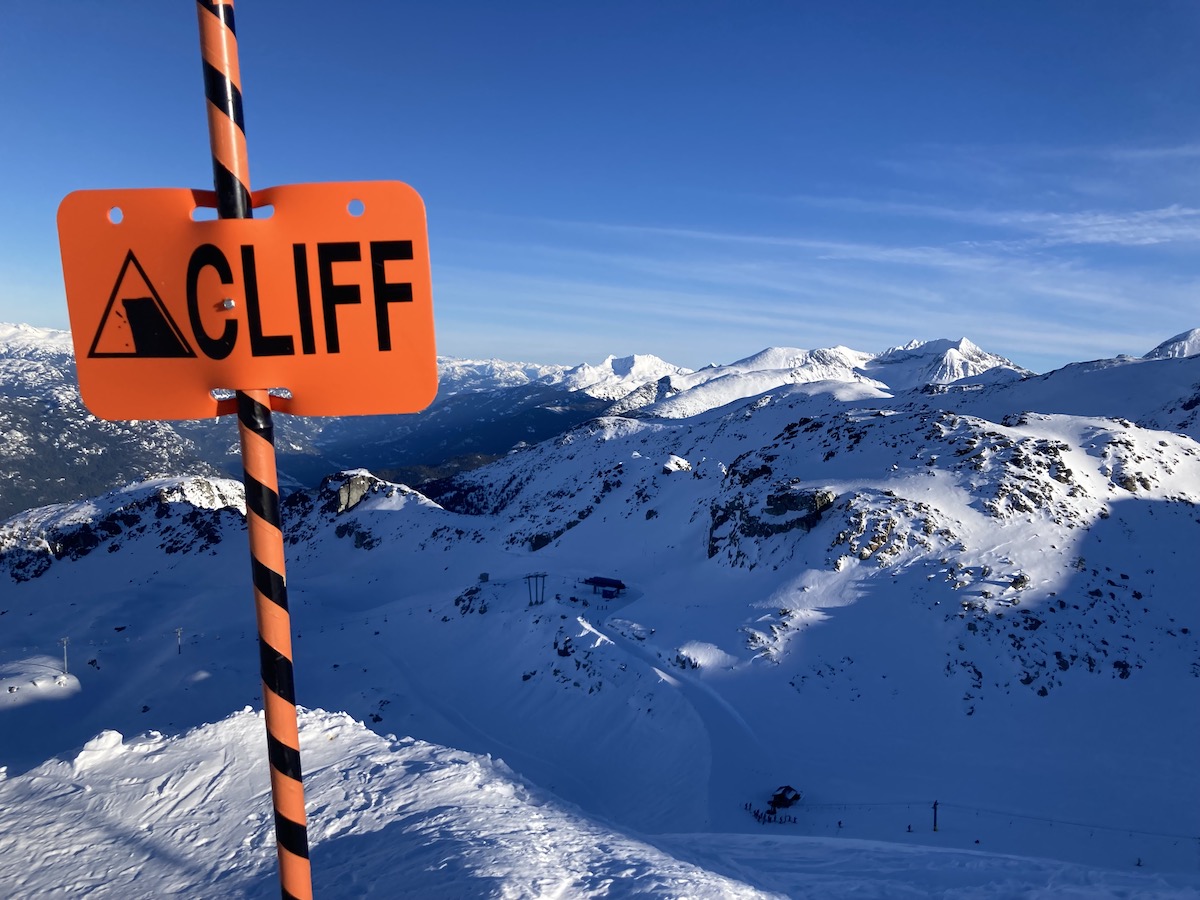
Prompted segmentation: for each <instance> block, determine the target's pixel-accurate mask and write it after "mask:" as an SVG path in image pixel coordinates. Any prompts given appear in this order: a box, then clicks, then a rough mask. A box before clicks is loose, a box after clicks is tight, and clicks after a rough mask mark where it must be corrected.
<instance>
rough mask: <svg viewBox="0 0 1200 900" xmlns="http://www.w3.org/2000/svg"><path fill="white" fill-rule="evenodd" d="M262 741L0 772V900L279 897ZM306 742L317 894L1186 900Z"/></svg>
mask: <svg viewBox="0 0 1200 900" xmlns="http://www.w3.org/2000/svg"><path fill="white" fill-rule="evenodd" d="M262 734H263V722H262V717H261V714H260V713H254V712H251V711H250V710H249V709H247V710H245V711H243V712H240V713H236V714H234V715H232V716H230V717H228V718H226V719H224V720H222V721H220V722H216V723H213V724H209V725H204V726H201V727H199V728H196V729H194V730H192V731H189V732H187V733H185V734H182V735H180V736H177V737H167V736H164V735H161V734H158V733H156V732H152V733H150V734H148V735H144V736H142V737H139V738H135V739H124V738H123V737H122V735H120V734H118V733H117V732H114V731H106V732H103V733H101V734H100V735H98V736H97V737H95V738H94V739H93V740H91V741H89V742H88V743H87V744H86V745H84V747H83V748H82V749H81V750H80V751H78V752H77V753H76V754H75V755H74V756H73V757H72V758H69V759H64V760H61V761H52V762H48V763H45V764H44V765H42V766H39V767H38V768H36V769H34V770H32V771H30V772H28V773H26V774H25V775H21V776H16V777H11V778H5V779H0V808H3V809H4V811H5V814H4V816H3V817H2V818H0V885H4V887H5V892H6V896H11V897H18V896H21V897H53V896H76V895H87V896H96V897H115V898H121V900H135V898H157V897H165V896H175V895H185V896H218V895H219V896H221V897H263V898H265V897H273V896H278V885H277V881H276V875H275V852H274V837H273V833H272V828H271V822H270V817H269V815H268V814H267V809H268V806H267V800H266V792H267V789H268V785H267V777H266V771H265V768H264V765H263V763H262V761H261V758H260V757H261V749H262V748H261V744H262ZM301 747H302V750H303V753H304V758H305V763H306V766H307V772H306V779H305V781H306V787H307V791H308V804H309V809H310V831H309V834H310V840H311V843H312V860H313V871H314V887H315V891H316V895H317V896H319V897H325V898H335V897H336V898H342V897H344V898H358V897H380V898H390V897H396V896H406V897H428V898H435V897H530V898H533V897H583V896H606V897H694V898H713V900H717V898H767V897H782V896H788V897H806V898H814V900H815V898H840V897H848V896H896V897H899V896H923V897H939V896H940V897H956V896H958V897H961V896H971V897H976V898H985V900H986V898H997V900H999V898H1010V897H1018V896H1050V895H1051V894H1048V893H1046V891H1047V886H1048V885H1052V886H1053V887H1052V889H1051V891H1052V895H1053V896H1074V897H1080V898H1083V897H1089V898H1105V897H1113V898H1115V897H1130V896H1142V897H1147V896H1154V897H1180V898H1183V897H1189V896H1195V890H1194V888H1189V887H1188V884H1187V882H1186V880H1184V879H1180V878H1178V877H1174V878H1172V877H1166V876H1141V875H1138V874H1128V875H1120V874H1117V873H1115V872H1111V871H1103V870H1096V869H1088V868H1085V867H1081V866H1075V865H1070V864H1066V863H1056V862H1050V861H1045V860H1033V859H1023V858H1019V857H1011V856H1002V855H991V854H988V853H985V852H971V851H960V850H947V849H941V848H939V847H937V844H938V836H937V835H935V834H932V833H931V832H929V831H928V830H927V829H924V828H923V829H922V831H923V832H925V833H923V834H922V835H920V837H919V842H918V840H916V839H913V840H911V841H910V842H909V843H905V842H904V840H903V839H897V840H896V841H895V842H892V843H886V844H885V843H880V842H876V841H870V840H864V839H860V838H856V837H853V836H852V835H853V834H854V830H853V829H854V827H855V826H854V824H853V823H852V822H847V823H844V824H843V832H845V834H844V835H839V836H838V837H836V838H835V837H830V838H820V837H798V836H795V835H793V834H789V833H786V829H784V828H777V829H775V830H774V831H772V832H768V833H765V834H763V835H761V836H758V835H756V836H746V835H664V836H660V837H658V838H653V839H649V838H645V837H637V836H633V835H630V834H626V833H622V832H621V831H619V830H615V829H614V828H613V827H612V826H611V825H606V824H603V823H601V822H600V821H598V820H596V819H594V818H592V817H590V816H588V815H586V814H585V813H583V812H582V811H580V810H579V809H578V808H575V807H572V806H570V805H568V804H564V803H562V802H561V801H559V800H557V799H556V798H555V797H554V796H553V795H550V794H548V793H546V792H545V791H542V790H539V789H537V788H535V787H533V786H532V785H530V784H528V783H527V782H525V781H523V780H522V779H521V778H520V777H518V776H517V775H515V774H514V773H513V772H512V771H511V770H510V769H509V768H508V766H506V765H505V764H504V763H503V762H501V761H500V760H494V759H492V758H490V757H481V756H475V755H472V754H469V753H464V752H461V751H458V750H451V749H447V748H445V747H440V746H437V745H434V744H429V743H425V742H422V741H417V740H413V739H411V738H406V739H400V740H398V739H396V738H394V737H391V736H386V737H385V736H380V735H378V734H375V733H374V732H371V731H369V730H368V729H366V728H365V727H364V726H363V725H362V724H361V723H357V722H354V721H353V720H352V719H350V717H348V716H346V715H345V714H342V713H338V714H331V713H326V712H322V711H302V716H301ZM842 814H843V815H845V817H846V819H848V820H849V819H851V818H852V816H851V814H850V813H842ZM972 825H973V826H974V827H975V828H976V831H978V832H979V833H981V834H983V835H985V838H986V836H987V834H988V831H989V830H990V829H994V828H996V827H997V825H996V824H995V823H990V824H981V823H979V822H978V821H976V822H973V823H972ZM947 830H949V831H951V832H952V831H954V830H961V826H956V825H955V824H954V823H953V822H950V823H949V824H948V826H947Z"/></svg>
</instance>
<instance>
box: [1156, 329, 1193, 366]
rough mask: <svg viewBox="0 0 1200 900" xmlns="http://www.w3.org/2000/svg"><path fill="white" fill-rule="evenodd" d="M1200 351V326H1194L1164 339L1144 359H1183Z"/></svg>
mask: <svg viewBox="0 0 1200 900" xmlns="http://www.w3.org/2000/svg"><path fill="white" fill-rule="evenodd" d="M1198 353H1200V328H1193V329H1192V330H1191V331H1185V332H1183V333H1182V334H1177V335H1175V337H1173V338H1168V339H1167V340H1165V341H1163V342H1162V343H1161V344H1159V345H1158V346H1157V347H1155V348H1154V349H1153V350H1151V351H1150V352H1149V353H1147V354H1146V355H1145V356H1144V357H1143V359H1182V358H1184V357H1188V356H1195V355H1196V354H1198Z"/></svg>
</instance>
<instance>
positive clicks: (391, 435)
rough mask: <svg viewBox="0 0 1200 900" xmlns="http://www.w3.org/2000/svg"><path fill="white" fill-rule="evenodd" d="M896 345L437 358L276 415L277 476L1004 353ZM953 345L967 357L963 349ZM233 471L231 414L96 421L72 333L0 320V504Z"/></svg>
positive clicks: (420, 477) (497, 450)
mask: <svg viewBox="0 0 1200 900" xmlns="http://www.w3.org/2000/svg"><path fill="white" fill-rule="evenodd" d="M943 345H944V346H943ZM955 347H958V348H959V350H956V349H955ZM968 347H969V348H973V350H972V352H971V353H967V351H966V350H965V349H964V348H968ZM904 349H905V354H906V356H905V357H904V359H903V360H900V359H893V358H892V357H894V356H895V354H896V353H897V351H887V352H886V353H884V354H881V355H880V356H879V357H874V356H872V355H871V354H865V353H857V352H855V351H852V350H848V349H846V348H834V349H833V350H816V351H811V352H810V351H805V350H790V349H779V348H775V349H769V350H765V351H763V352H762V353H759V354H756V355H755V356H753V357H750V358H748V359H745V360H741V361H739V362H736V363H733V364H731V365H729V366H722V367H714V368H710V369H706V370H704V371H702V372H699V373H691V372H690V371H689V370H687V369H684V368H681V367H679V366H674V365H671V364H670V363H666V362H664V361H663V360H661V359H659V358H657V357H655V356H644V355H634V356H627V357H621V358H618V357H614V356H610V357H608V358H606V359H605V360H604V361H603V362H601V363H600V364H599V365H594V366H593V365H589V364H582V365H579V366H575V367H567V366H560V365H539V364H535V363H521V362H506V361H503V360H496V359H491V360H463V359H453V358H449V357H441V358H439V360H438V366H439V377H440V385H439V391H438V397H437V399H436V400H435V401H434V404H433V405H432V406H431V407H430V408H429V409H428V410H426V411H425V412H423V413H421V414H418V415H410V416H371V417H364V418H354V419H341V418H330V419H297V418H294V417H290V416H283V415H281V416H279V417H278V423H277V429H276V445H277V452H278V454H279V464H280V473H281V479H282V481H283V483H284V484H285V485H287V486H288V487H290V488H299V487H313V486H315V485H317V484H319V483H320V480H321V478H323V477H324V476H325V475H328V474H329V473H330V472H332V471H336V470H338V469H341V468H346V467H353V466H369V467H370V468H372V469H373V470H376V471H379V472H383V473H386V474H389V475H390V476H392V477H397V478H401V479H403V480H405V481H411V482H417V483H419V482H422V481H424V480H427V479H429V478H435V477H440V476H445V475H448V474H452V473H453V472H456V471H461V470H463V469H469V468H472V467H474V466H477V465H480V464H482V463H484V462H487V461H490V460H492V459H494V458H496V457H498V456H501V455H503V454H504V453H507V452H508V451H509V450H510V449H512V448H513V447H514V446H517V445H525V444H535V443H537V442H538V441H541V440H545V439H546V438H548V437H552V436H553V435H555V434H558V433H559V432H561V431H563V430H565V429H567V428H570V427H572V426H574V425H576V424H578V423H580V422H582V421H585V420H587V419H589V418H591V417H593V416H596V415H598V414H600V413H601V412H602V411H604V410H605V407H606V405H608V404H613V405H612V407H611V409H610V410H609V411H610V412H611V413H613V414H628V413H632V412H633V411H635V410H639V409H641V410H643V414H647V415H657V416H667V417H679V416H688V415H694V414H696V413H697V412H699V411H701V410H703V409H709V408H713V407H714V406H720V405H724V404H725V403H729V402H733V401H734V400H737V399H741V398H743V397H747V396H753V395H754V394H757V393H760V392H761V391H764V390H769V389H771V388H773V387H776V386H778V385H779V384H786V383H791V382H798V381H813V380H821V379H831V380H837V381H852V382H857V381H862V380H863V379H864V378H867V377H868V376H867V375H865V374H864V372H865V371H866V368H867V367H869V366H871V365H872V364H873V361H874V360H877V359H885V358H886V359H890V360H891V362H890V363H889V364H888V369H887V374H889V375H892V376H895V377H897V378H901V379H903V381H904V383H905V384H906V385H907V384H908V383H909V382H913V383H914V384H915V383H918V382H920V383H924V382H921V379H922V378H926V377H927V378H928V379H931V380H933V381H934V382H936V383H940V382H941V381H944V380H947V379H948V378H950V376H952V375H955V374H958V373H959V372H965V373H970V374H977V373H978V372H979V371H985V370H986V368H985V367H986V366H988V365H991V366H993V367H994V368H993V369H992V370H988V371H1001V369H1003V368H1004V367H1005V366H1007V365H1010V364H1008V363H1007V361H1006V360H1003V359H1002V358H1000V357H996V356H992V355H990V354H985V353H983V352H982V351H979V350H978V348H974V345H971V344H970V342H968V341H965V340H964V341H960V342H959V343H958V344H957V345H951V344H950V342H947V341H933V342H929V344H928V345H925V344H921V343H919V342H913V343H912V344H910V345H908V346H907V347H906V348H904ZM960 350H961V351H962V352H963V353H966V354H967V356H968V357H969V362H968V363H961V362H959V361H958V356H957V355H956V354H958V353H959V351H960ZM964 358H966V357H964ZM1005 371H1007V369H1005ZM709 382H712V384H711V385H710V384H709ZM892 387H894V385H893V386H892ZM681 393H685V394H686V396H676V395H679V394H681ZM240 471H241V469H240V459H239V457H238V450H237V440H236V433H235V429H234V426H233V424H232V422H229V421H211V420H210V421H201V422H101V421H98V420H97V419H95V418H94V417H92V416H91V415H90V414H89V413H88V412H87V410H86V409H85V408H84V407H83V405H82V403H81V401H80V399H79V392H78V388H77V386H76V383H75V365H74V360H73V357H72V349H71V343H70V336H69V334H68V333H67V332H63V331H53V330H50V329H41V328H33V327H30V326H27V325H0V515H7V514H11V513H14V512H18V511H20V510H22V509H25V508H28V507H30V506H35V505H41V504H45V503H51V502H60V501H64V500H71V499H78V498H81V497H86V496H90V495H92V494H96V493H100V492H102V491H105V490H108V489H110V488H114V487H119V486H121V485H124V484H128V483H131V482H135V481H139V480H142V479H145V478H154V477H158V476H160V475H165V474H169V473H179V472H190V473H195V474H209V475H218V474H224V475H231V476H237V475H240Z"/></svg>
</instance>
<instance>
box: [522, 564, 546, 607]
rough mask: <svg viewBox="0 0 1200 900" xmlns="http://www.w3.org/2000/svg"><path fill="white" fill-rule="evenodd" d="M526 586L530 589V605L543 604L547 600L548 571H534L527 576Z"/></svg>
mask: <svg viewBox="0 0 1200 900" xmlns="http://www.w3.org/2000/svg"><path fill="white" fill-rule="evenodd" d="M525 587H526V588H527V589H528V591H529V605H530V606H541V605H542V604H543V603H545V602H546V573H545V572H532V573H530V574H529V575H526V576H525Z"/></svg>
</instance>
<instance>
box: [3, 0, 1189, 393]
mask: <svg viewBox="0 0 1200 900" xmlns="http://www.w3.org/2000/svg"><path fill="white" fill-rule="evenodd" d="M236 10H237V24H238V33H239V39H240V57H241V66H242V75H243V91H244V99H245V114H246V123H247V135H248V142H249V159H250V170H251V180H252V186H254V187H256V188H262V187H267V186H270V185H274V184H286V183H294V182H307V181H342V180H359V179H364V180H365V179H395V180H400V181H405V182H408V183H409V184H411V185H413V186H414V187H415V188H416V189H417V190H418V191H419V192H420V193H421V194H422V196H423V197H424V198H425V202H426V206H427V209H428V215H429V226H430V241H431V253H432V263H433V277H434V304H435V316H436V321H437V334H438V350H439V352H441V353H444V354H448V355H453V356H465V357H499V358H505V359H520V360H528V361H537V362H560V363H577V362H582V361H585V360H586V361H590V362H597V361H599V360H600V359H602V358H603V357H604V356H606V355H608V354H610V353H613V354H617V355H626V354H630V353H654V354H656V355H658V356H661V357H663V358H665V359H668V360H670V361H671V362H675V363H678V364H680V365H686V366H691V367H698V366H701V365H704V364H705V363H708V362H729V361H732V360H734V359H736V358H739V357H742V356H746V355H749V354H750V353H753V352H755V351H757V350H760V349H762V348H763V347H766V346H770V345H785V346H795V347H804V348H815V347H824V346H832V345H836V344H844V345H847V346H850V347H853V348H855V349H858V350H868V351H878V350H883V349H885V348H886V347H889V346H894V345H896V344H900V343H904V342H906V341H908V340H910V339H913V338H917V339H922V340H925V339H934V338H943V337H945V338H957V337H962V336H966V337H969V338H971V339H972V340H973V341H975V342H976V343H977V344H980V345H981V346H983V347H984V348H986V349H988V350H992V351H993V352H997V353H1001V354H1004V355H1006V356H1008V357H1010V358H1011V359H1013V360H1015V361H1016V362H1018V363H1020V364H1022V365H1025V366H1028V367H1030V368H1033V369H1035V370H1038V371H1045V370H1048V369H1050V368H1053V367H1055V366H1058V365H1061V364H1063V363H1065V362H1069V361H1072V360H1081V359H1092V358H1097V357H1103V356H1113V355H1116V354H1118V353H1131V354H1136V355H1140V354H1142V353H1145V352H1146V351H1148V350H1150V349H1151V348H1152V347H1153V346H1154V345H1156V344H1157V343H1158V342H1160V341H1162V340H1164V339H1166V338H1168V337H1170V336H1172V335H1174V334H1176V333H1178V332H1181V331H1185V330H1187V329H1190V328H1193V327H1197V326H1200V260H1198V259H1197V251H1200V46H1198V45H1200V6H1198V5H1196V4H1195V3H1190V2H1174V3H1172V2H1150V0H1148V2H1144V3H1129V2H1122V3H1115V2H1105V0H1086V2H1084V0H1080V2H1020V0H1012V2H998V0H996V2H984V0H979V2H969V3H960V2H949V0H946V2H941V3H930V2H903V3H898V2H838V3H834V2H791V3H783V2H755V3H733V2H729V3H720V2H704V0H692V2H687V3H684V2H650V0H643V2H623V0H615V2H609V3H606V4H582V3H571V2H561V0H559V2H555V3H550V2H544V3H543V2H528V3H517V4H494V3H481V2H479V3H477V2H455V0H442V2H438V3H436V4H434V3H423V4H422V3H385V2H379V3H365V2H354V0H345V2H340V3H336V4H331V3H320V4H317V3H311V2H307V0H289V2H286V3H284V2H282V0H242V2H240V3H238V4H237V6H236ZM0 69H2V70H3V72H4V76H5V79H4V81H5V84H6V85H7V88H6V90H5V92H4V99H3V100H2V101H0V103H2V104H3V110H4V114H5V119H6V122H7V127H6V129H5V134H4V139H3V141H2V142H0V162H2V163H3V171H4V172H6V173H8V177H9V183H8V185H7V186H6V189H5V191H4V196H5V198H6V202H5V203H4V205H3V209H4V211H5V213H6V214H5V215H4V216H3V217H0V321H19V322H20V321H23V322H29V323H32V324H35V325H44V326H52V327H59V328H65V327H67V314H66V303H65V299H64V297H63V292H62V278H61V269H60V264H59V259H58V245H57V234H56V232H55V225H54V216H55V211H56V208H57V205H58V203H59V201H60V200H61V199H62V197H63V196H64V195H66V194H67V193H68V192H70V191H72V190H76V189H80V188H104V187H211V168H210V164H209V157H208V143H207V136H206V131H205V128H206V123H205V116H204V101H203V84H202V80H201V76H200V62H199V48H198V37H197V31H196V17H195V7H194V5H193V4H192V3H191V2H189V0H175V2H173V3H166V2H162V0H155V2H150V0H129V2H123V3H121V4H111V3H95V2H91V0H89V2H82V0H56V2H54V3H26V4H10V6H9V8H8V9H6V11H5V13H4V17H3V28H2V30H0Z"/></svg>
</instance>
